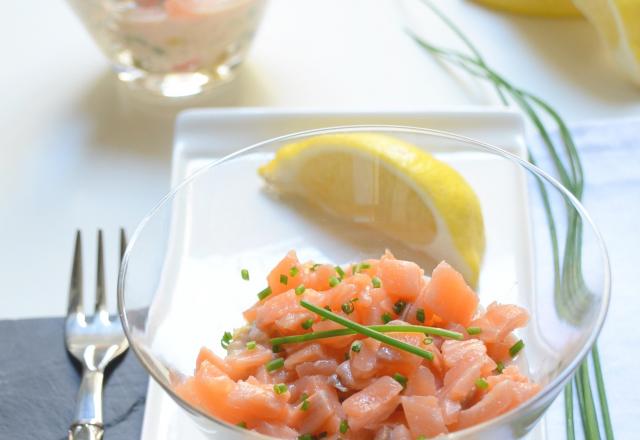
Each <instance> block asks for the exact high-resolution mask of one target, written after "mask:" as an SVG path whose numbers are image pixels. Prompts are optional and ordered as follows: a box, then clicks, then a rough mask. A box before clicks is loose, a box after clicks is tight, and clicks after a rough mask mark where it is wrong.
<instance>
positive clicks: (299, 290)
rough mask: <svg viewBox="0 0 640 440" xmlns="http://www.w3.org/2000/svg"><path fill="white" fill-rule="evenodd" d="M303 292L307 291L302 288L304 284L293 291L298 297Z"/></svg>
mask: <svg viewBox="0 0 640 440" xmlns="http://www.w3.org/2000/svg"><path fill="white" fill-rule="evenodd" d="M305 290H307V289H306V288H305V287H304V284H300V285H299V286H298V287H296V290H295V292H296V295H298V296H300V295H302V294H303V293H304V291H305Z"/></svg>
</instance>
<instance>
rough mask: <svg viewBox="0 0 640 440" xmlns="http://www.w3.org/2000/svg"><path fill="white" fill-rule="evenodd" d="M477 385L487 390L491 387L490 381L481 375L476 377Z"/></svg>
mask: <svg viewBox="0 0 640 440" xmlns="http://www.w3.org/2000/svg"><path fill="white" fill-rule="evenodd" d="M475 383H476V387H478V388H480V389H481V390H486V389H487V388H488V387H489V382H487V381H486V380H485V379H484V378H483V377H479V378H477V379H476V382H475Z"/></svg>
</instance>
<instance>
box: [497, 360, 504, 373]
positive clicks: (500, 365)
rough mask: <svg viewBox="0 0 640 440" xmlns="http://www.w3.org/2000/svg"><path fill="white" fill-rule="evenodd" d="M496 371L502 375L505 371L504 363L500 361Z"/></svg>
mask: <svg viewBox="0 0 640 440" xmlns="http://www.w3.org/2000/svg"><path fill="white" fill-rule="evenodd" d="M496 371H497V372H498V374H502V372H503V371H504V362H502V361H498V363H497V364H496Z"/></svg>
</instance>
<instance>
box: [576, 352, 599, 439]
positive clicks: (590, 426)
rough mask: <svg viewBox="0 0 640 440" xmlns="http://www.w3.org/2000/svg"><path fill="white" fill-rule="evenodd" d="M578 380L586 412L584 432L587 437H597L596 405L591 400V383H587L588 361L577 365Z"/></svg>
mask: <svg viewBox="0 0 640 440" xmlns="http://www.w3.org/2000/svg"><path fill="white" fill-rule="evenodd" d="M578 380H579V381H580V384H581V386H582V396H583V397H582V398H583V400H584V412H585V414H586V417H585V420H583V422H584V433H585V435H586V437H587V438H588V439H599V438H600V429H599V428H598V417H597V415H596V405H595V402H594V401H593V394H592V392H591V385H590V384H589V366H588V361H585V362H583V363H582V364H580V367H578Z"/></svg>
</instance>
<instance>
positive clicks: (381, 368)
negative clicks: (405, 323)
mask: <svg viewBox="0 0 640 440" xmlns="http://www.w3.org/2000/svg"><path fill="white" fill-rule="evenodd" d="M387 334H388V335H389V336H391V337H393V338H394V339H397V340H399V341H402V342H405V343H407V344H410V345H413V346H415V347H418V348H421V349H424V348H425V347H426V345H425V344H424V343H423V341H424V339H425V338H424V335H423V334H420V333H387ZM424 360H425V359H424V358H422V357H420V356H418V355H415V354H412V353H409V352H407V351H404V350H401V349H398V348H394V347H391V346H389V345H387V344H381V345H380V348H379V349H378V365H377V373H378V374H386V375H393V374H395V373H401V374H403V375H404V376H409V375H411V374H412V373H413V372H414V371H415V370H416V368H418V365H420V364H421V363H422V362H423V361H424ZM426 362H430V361H426Z"/></svg>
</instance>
